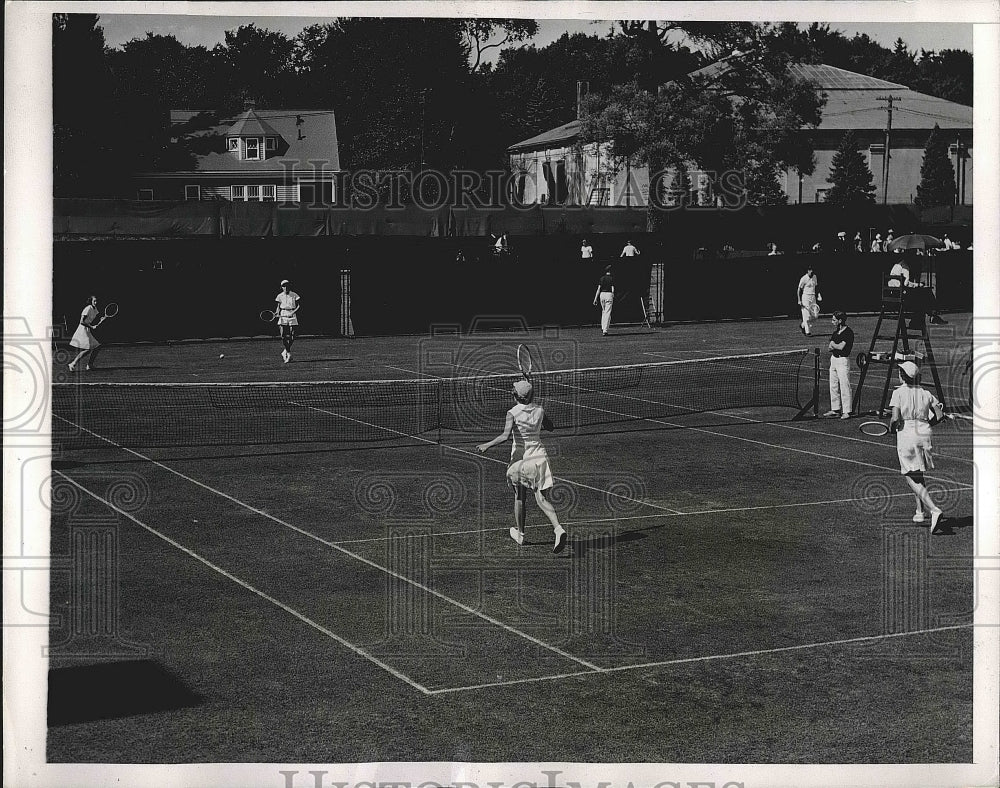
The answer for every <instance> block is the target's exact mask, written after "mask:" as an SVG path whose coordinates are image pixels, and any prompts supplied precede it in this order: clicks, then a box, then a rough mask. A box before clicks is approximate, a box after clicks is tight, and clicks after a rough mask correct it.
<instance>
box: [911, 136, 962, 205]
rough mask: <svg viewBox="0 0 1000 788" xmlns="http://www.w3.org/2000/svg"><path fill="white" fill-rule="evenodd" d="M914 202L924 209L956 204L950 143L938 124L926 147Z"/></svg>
mask: <svg viewBox="0 0 1000 788" xmlns="http://www.w3.org/2000/svg"><path fill="white" fill-rule="evenodd" d="M914 202H916V204H917V205H919V206H921V207H923V208H929V207H931V206H934V205H952V204H953V203H954V202H955V169H954V168H953V167H952V166H951V159H950V158H949V156H948V142H947V140H946V139H945V137H944V134H943V133H942V132H941V129H940V128H939V127H938V125H937V124H936V123H935V124H934V128H933V129H932V130H931V133H930V136H929V137H928V138H927V145H926V146H925V147H924V160H923V163H922V164H921V165H920V183H919V185H918V186H917V197H916V200H915V201H914Z"/></svg>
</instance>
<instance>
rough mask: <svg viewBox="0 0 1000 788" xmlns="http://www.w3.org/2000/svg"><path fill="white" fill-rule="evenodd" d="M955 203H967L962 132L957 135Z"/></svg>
mask: <svg viewBox="0 0 1000 788" xmlns="http://www.w3.org/2000/svg"><path fill="white" fill-rule="evenodd" d="M955 204H956V205H965V152H964V151H963V150H962V135H961V134H957V135H956V136H955Z"/></svg>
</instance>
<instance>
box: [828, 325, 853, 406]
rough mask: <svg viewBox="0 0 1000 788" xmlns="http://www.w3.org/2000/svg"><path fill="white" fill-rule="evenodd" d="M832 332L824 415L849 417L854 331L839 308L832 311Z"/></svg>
mask: <svg viewBox="0 0 1000 788" xmlns="http://www.w3.org/2000/svg"><path fill="white" fill-rule="evenodd" d="M831 322H832V323H833V334H832V335H831V337H830V344H829V348H830V410H828V411H827V412H826V413H824V414H823V415H824V416H828V417H833V416H839V417H840V418H842V419H849V418H851V406H852V404H853V403H852V394H851V378H850V376H849V373H850V371H851V349H852V348H853V347H854V331H853V330H852V329H851V328H850V326H848V325H847V315H846V314H845V313H844V312H841V311H840V310H837V311H836V312H834V313H833V318H832V321H831Z"/></svg>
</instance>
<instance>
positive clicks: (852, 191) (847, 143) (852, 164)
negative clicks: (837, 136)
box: [826, 131, 875, 206]
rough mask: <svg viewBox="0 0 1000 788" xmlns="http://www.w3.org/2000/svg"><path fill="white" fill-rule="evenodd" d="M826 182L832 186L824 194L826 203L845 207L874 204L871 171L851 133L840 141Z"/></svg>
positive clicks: (873, 186)
mask: <svg viewBox="0 0 1000 788" xmlns="http://www.w3.org/2000/svg"><path fill="white" fill-rule="evenodd" d="M826 181H827V183H830V184H832V186H831V188H830V191H828V192H827V194H826V201H827V202H828V203H831V204H833V205H841V206H847V205H857V204H858V203H866V202H875V184H874V183H873V182H872V171H871V170H870V169H868V165H867V164H865V160H864V158H863V157H862V155H861V151H859V150H858V143H857V140H855V138H854V133H853V132H851V131H848V132H847V133H846V134H844V137H843V139H842V140H841V141H840V147H839V148H838V149H837V152H836V153H835V154H834V155H833V162H832V165H831V167H830V177H829V178H827V179H826Z"/></svg>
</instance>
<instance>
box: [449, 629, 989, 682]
mask: <svg viewBox="0 0 1000 788" xmlns="http://www.w3.org/2000/svg"><path fill="white" fill-rule="evenodd" d="M973 626H974V624H972V623H969V624H954V625H952V626H947V627H933V628H931V629H916V630H912V631H909V632H892V633H889V634H885V635H864V636H861V637H856V638H842V639H840V640H824V641H819V642H816V643H802V644H800V645H797V646H779V647H777V648H764V649H757V650H755V651H735V652H732V653H729V654H709V655H706V656H702V657H682V658H680V659H665V660H660V661H658V662H643V663H639V664H635V665H619V666H618V667H613V668H604V672H605V673H623V672H625V671H627V670H648V669H651V668H663V667H668V666H670V665H684V664H689V663H692V662H713V661H718V660H722V659H737V658H739V657H760V656H766V655H768V654H781V653H783V652H788V651H804V650H806V649H813V648H824V647H828V646H844V645H848V644H851V643H870V642H874V641H878V640H889V639H891V638H902V637H910V636H911V635H929V634H932V633H934V632H948V631H951V630H958V629H970V628H971V627H973ZM587 675H592V671H584V670H581V671H577V672H576V673H554V674H552V675H549V676H536V677H534V678H528V679H511V680H509V681H491V682H487V683H484V684H469V685H467V686H464V687H444V688H442V689H436V690H431V691H430V694H431V695H445V694H448V693H455V692H468V691H470V690H479V689H489V688H490V687H508V686H511V685H513V684H531V683H533V682H537V681H555V680H558V679H565V678H572V677H574V676H587Z"/></svg>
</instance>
